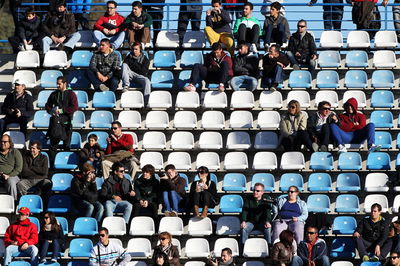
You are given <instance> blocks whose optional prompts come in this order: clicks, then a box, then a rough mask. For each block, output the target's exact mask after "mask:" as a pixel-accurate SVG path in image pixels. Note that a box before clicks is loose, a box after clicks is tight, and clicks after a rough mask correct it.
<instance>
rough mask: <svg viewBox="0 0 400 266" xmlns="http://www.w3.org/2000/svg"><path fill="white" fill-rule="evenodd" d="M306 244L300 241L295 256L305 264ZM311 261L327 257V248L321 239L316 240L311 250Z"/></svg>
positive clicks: (306, 257)
mask: <svg viewBox="0 0 400 266" xmlns="http://www.w3.org/2000/svg"><path fill="white" fill-rule="evenodd" d="M307 244H308V243H307V242H306V241H304V240H303V241H301V242H300V244H299V246H298V247H297V256H299V257H300V258H301V259H302V260H303V262H307V261H308V258H309V250H308V245H307ZM311 253H312V254H311V259H312V260H313V261H316V260H320V259H322V256H327V255H328V248H327V246H326V243H325V241H324V240H323V239H321V238H317V241H316V242H315V244H314V245H313V247H312V249H311Z"/></svg>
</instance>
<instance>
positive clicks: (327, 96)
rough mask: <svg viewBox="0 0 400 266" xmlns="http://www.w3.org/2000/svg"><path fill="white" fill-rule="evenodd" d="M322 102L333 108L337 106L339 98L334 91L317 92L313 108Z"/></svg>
mask: <svg viewBox="0 0 400 266" xmlns="http://www.w3.org/2000/svg"><path fill="white" fill-rule="evenodd" d="M322 101H327V102H329V103H330V104H331V106H332V107H334V108H336V107H338V105H339V97H338V95H337V93H336V91H318V92H317V94H316V95H315V106H316V107H318V104H319V103H320V102H322Z"/></svg>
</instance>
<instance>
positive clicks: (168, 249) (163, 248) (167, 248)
mask: <svg viewBox="0 0 400 266" xmlns="http://www.w3.org/2000/svg"><path fill="white" fill-rule="evenodd" d="M171 248H172V243H169V244H168V245H167V246H161V251H162V252H163V253H164V254H165V255H167V256H168V257H169V254H170V253H171Z"/></svg>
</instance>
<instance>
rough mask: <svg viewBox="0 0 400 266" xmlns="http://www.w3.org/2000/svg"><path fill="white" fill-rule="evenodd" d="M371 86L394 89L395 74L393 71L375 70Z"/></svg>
mask: <svg viewBox="0 0 400 266" xmlns="http://www.w3.org/2000/svg"><path fill="white" fill-rule="evenodd" d="M371 85H372V87H373V88H389V89H391V88H393V87H394V74H393V72H392V71H391V70H375V71H374V72H373V73H372V78H371Z"/></svg>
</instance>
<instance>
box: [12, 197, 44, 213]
mask: <svg viewBox="0 0 400 266" xmlns="http://www.w3.org/2000/svg"><path fill="white" fill-rule="evenodd" d="M21 207H27V208H28V209H29V210H30V211H31V213H42V212H43V202H42V198H41V197H40V196H38V195H23V196H22V197H21V198H20V199H19V203H18V208H21Z"/></svg>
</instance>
